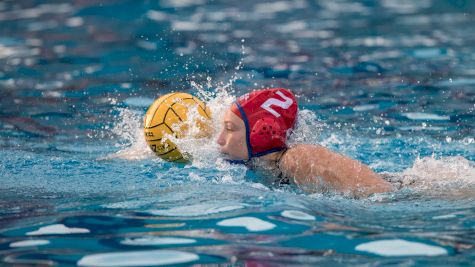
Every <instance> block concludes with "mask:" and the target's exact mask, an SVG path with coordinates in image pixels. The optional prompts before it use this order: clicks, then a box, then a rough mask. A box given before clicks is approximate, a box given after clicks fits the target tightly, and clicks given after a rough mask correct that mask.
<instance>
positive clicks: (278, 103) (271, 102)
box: [261, 91, 293, 118]
mask: <svg viewBox="0 0 475 267" xmlns="http://www.w3.org/2000/svg"><path fill="white" fill-rule="evenodd" d="M276 93H277V94H278V95H279V96H280V97H282V98H283V99H284V100H285V101H282V100H279V99H276V98H269V99H267V100H266V102H264V103H263V104H262V105H261V108H263V109H265V110H267V111H269V112H270V113H271V114H272V115H274V116H276V117H277V118H278V117H280V114H279V112H277V111H275V109H273V108H272V107H271V106H272V105H276V106H278V107H281V108H283V109H288V108H289V107H290V106H291V105H292V103H293V101H292V98H290V97H287V96H285V95H284V94H283V93H282V92H281V91H277V92H276Z"/></svg>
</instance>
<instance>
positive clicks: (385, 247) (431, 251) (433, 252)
mask: <svg viewBox="0 0 475 267" xmlns="http://www.w3.org/2000/svg"><path fill="white" fill-rule="evenodd" d="M355 250H358V251H365V252H370V253H374V254H377V255H381V256H440V255H447V254H448V252H447V250H446V249H445V248H442V247H437V246H432V245H427V244H424V243H419V242H413V241H406V240H402V239H393V240H378V241H372V242H368V243H363V244H359V245H358V246H356V247H355Z"/></svg>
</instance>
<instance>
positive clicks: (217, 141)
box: [216, 131, 226, 146]
mask: <svg viewBox="0 0 475 267" xmlns="http://www.w3.org/2000/svg"><path fill="white" fill-rule="evenodd" d="M216 143H218V145H220V146H224V145H225V144H226V140H224V136H223V132H222V131H221V132H220V133H219V135H218V139H216Z"/></svg>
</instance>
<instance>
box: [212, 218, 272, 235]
mask: <svg viewBox="0 0 475 267" xmlns="http://www.w3.org/2000/svg"><path fill="white" fill-rule="evenodd" d="M217 225H219V226H226V227H244V228H246V229H247V230H248V231H250V232H260V231H268V230H272V229H274V228H275V227H276V225H275V224H273V223H270V222H267V221H264V220H261V219H259V218H256V217H237V218H232V219H226V220H222V221H219V222H218V223H217Z"/></svg>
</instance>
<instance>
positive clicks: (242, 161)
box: [225, 159, 249, 165]
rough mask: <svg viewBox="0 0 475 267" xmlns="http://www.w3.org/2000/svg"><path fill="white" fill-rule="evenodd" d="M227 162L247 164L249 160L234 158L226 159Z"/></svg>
mask: <svg viewBox="0 0 475 267" xmlns="http://www.w3.org/2000/svg"><path fill="white" fill-rule="evenodd" d="M225 160H226V161H227V162H229V163H231V164H243V165H246V164H247V163H248V162H249V160H233V159H225Z"/></svg>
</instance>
